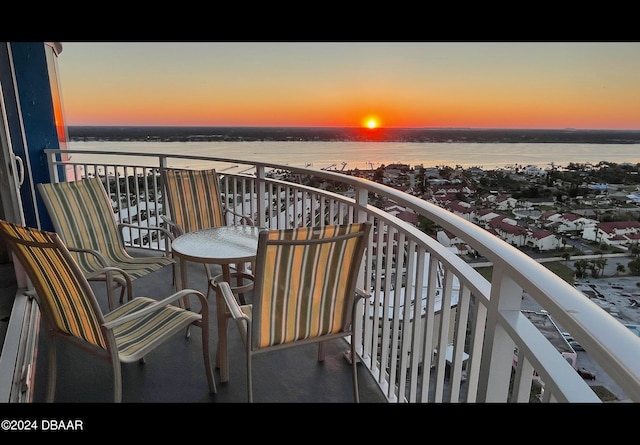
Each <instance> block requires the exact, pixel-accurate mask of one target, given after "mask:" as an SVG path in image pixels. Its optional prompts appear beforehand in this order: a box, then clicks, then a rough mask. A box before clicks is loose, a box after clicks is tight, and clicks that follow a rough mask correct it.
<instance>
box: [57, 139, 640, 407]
mask: <svg viewBox="0 0 640 445" xmlns="http://www.w3.org/2000/svg"><path fill="white" fill-rule="evenodd" d="M45 154H46V156H47V160H48V166H49V171H50V177H51V178H52V181H60V180H64V177H65V174H64V172H65V171H66V173H67V174H68V172H69V171H70V170H72V171H73V172H74V174H76V175H77V173H78V171H79V169H84V170H85V172H86V170H91V169H93V171H94V172H97V171H100V170H99V169H100V168H102V171H104V172H105V174H106V173H107V170H109V171H111V172H112V173H113V174H114V176H116V177H117V176H119V175H120V172H121V171H122V174H123V175H124V176H125V177H128V176H132V175H131V174H130V173H131V172H139V171H140V169H143V170H142V171H144V173H143V174H141V173H134V175H139V176H140V175H152V174H154V175H155V173H154V171H155V172H157V171H159V169H161V168H165V167H168V166H172V167H173V166H177V165H178V166H184V167H191V168H200V166H205V165H211V166H214V167H215V168H217V169H218V171H219V172H220V173H221V174H222V175H224V177H225V178H226V179H227V181H226V182H225V183H226V184H227V186H228V187H229V188H228V189H227V190H228V191H229V195H233V197H234V198H233V199H234V205H241V206H247V207H248V210H250V211H252V213H254V214H255V216H257V221H259V223H260V224H263V225H267V224H268V225H270V226H272V227H273V226H274V224H278V225H279V226H282V225H296V224H323V223H324V222H325V221H336V220H349V221H357V220H364V219H368V220H371V221H373V222H374V223H375V224H376V226H377V229H378V230H377V232H376V233H377V234H372V235H371V240H370V244H369V248H368V253H367V258H366V261H365V264H364V269H365V271H363V275H362V281H363V284H365V285H366V286H367V287H368V288H369V289H371V290H372V295H374V298H373V301H372V302H370V303H367V304H366V305H365V307H364V308H363V321H362V326H361V327H360V330H359V331H358V332H359V335H357V338H356V339H355V340H354V339H352V341H358V342H359V347H360V352H361V354H362V359H363V362H364V364H365V365H366V366H367V367H368V369H369V370H370V371H371V373H372V374H373V375H374V376H375V377H376V380H377V381H378V383H379V386H380V388H381V390H382V391H383V392H384V393H385V395H386V396H387V398H388V400H389V401H398V402H402V401H436V402H437V401H443V400H444V398H445V397H447V396H448V397H450V400H451V401H470V402H475V401H487V402H503V401H525V402H526V401H529V397H530V392H531V391H532V388H533V386H534V382H537V381H538V380H537V378H539V379H540V381H542V382H543V387H544V391H541V394H540V396H539V398H540V399H541V400H543V401H560V402H565V401H568V402H595V401H599V399H598V398H597V396H595V393H593V391H592V390H591V389H590V388H589V386H588V385H587V384H586V383H585V382H584V381H583V380H582V378H581V377H580V376H579V375H578V373H577V372H575V369H574V368H573V367H572V366H571V365H570V364H569V363H568V362H567V360H566V359H565V357H563V356H562V355H561V354H560V353H558V350H557V349H556V348H555V347H554V346H553V345H552V344H551V343H550V341H549V340H548V339H547V338H546V337H545V336H544V335H543V334H542V333H541V332H540V331H539V330H537V329H536V328H535V326H534V325H533V324H532V323H531V322H530V321H529V319H528V318H527V317H525V316H524V315H523V313H522V311H521V305H522V303H521V300H522V295H523V293H526V294H528V295H529V296H530V297H531V298H533V299H534V300H535V301H536V302H537V303H538V304H539V305H540V306H541V307H542V308H543V309H544V310H545V311H547V313H548V315H549V316H550V317H552V318H553V319H554V320H555V321H556V322H557V323H558V324H560V325H561V326H562V327H563V329H565V330H568V331H570V332H571V334H572V336H573V337H574V338H576V339H577V340H578V341H579V342H580V344H582V345H583V346H584V348H585V349H586V351H587V352H588V353H589V354H590V356H591V357H592V358H593V359H594V360H595V361H596V362H597V363H598V364H599V365H600V366H601V367H602V369H603V370H605V372H606V373H607V374H608V375H609V376H610V377H611V379H613V380H614V381H615V383H616V384H617V385H618V386H619V387H620V388H621V389H622V391H623V392H624V393H625V395H626V397H628V399H629V400H632V401H640V338H638V337H637V336H635V335H634V334H633V333H632V332H631V331H630V330H629V329H627V328H626V327H624V326H623V325H622V324H621V323H620V322H619V321H617V320H616V319H615V318H614V317H612V316H611V315H610V314H608V313H607V312H606V311H604V310H603V309H602V308H600V307H599V306H597V305H596V304H595V303H593V302H592V301H590V300H589V299H588V298H586V297H585V295H584V294H582V293H581V292H580V291H578V290H577V289H576V288H574V287H573V286H571V285H570V284H569V283H566V282H565V281H564V280H562V279H561V278H559V277H558V276H556V275H555V274H553V273H552V272H551V271H549V270H548V269H546V268H545V267H543V266H542V265H540V264H539V263H538V262H536V261H535V260H533V259H532V258H530V257H529V256H527V255H525V254H524V253H522V252H520V251H519V250H517V249H516V248H514V247H513V246H511V245H509V244H508V243H506V242H504V241H503V240H501V239H499V238H498V237H496V236H494V235H492V234H490V233H489V232H487V231H486V230H484V229H483V228H481V227H479V226H477V225H475V224H473V223H471V222H469V221H466V220H464V219H463V218H460V217H458V216H457V215H455V214H453V213H451V212H449V211H447V210H445V209H442V208H440V207H438V206H436V205H434V204H432V203H430V202H427V201H424V200H423V199H420V198H418V197H415V196H412V195H409V194H407V193H404V192H402V191H399V190H396V189H394V188H392V187H389V186H386V185H383V184H379V183H377V182H375V181H371V180H368V179H363V178H359V177H355V176H349V175H346V174H344V173H341V172H337V171H336V172H334V171H329V170H323V169H315V168H308V167H296V166H289V165H283V164H276V163H267V162H254V161H251V160H246V159H245V160H242V159H233V158H223V157H214V156H194V155H183V154H174V153H150V152H144V153H141V152H124V151H123V152H120V151H118V152H105V151H102V150H77V149H69V150H54V149H47V150H45ZM114 156H115V158H114ZM83 159H84V161H83ZM108 159H116V162H108V161H107V160H108ZM125 160H127V162H125ZM251 170H253V174H247V173H246V172H247V171H251ZM273 172H285V173H287V175H288V178H297V179H300V178H301V177H305V178H313V179H314V180H315V181H316V183H318V182H322V183H324V184H327V183H329V184H339V185H340V188H341V190H349V191H351V192H352V195H353V197H351V195H350V196H346V195H345V194H343V193H336V192H330V191H327V190H323V189H322V188H319V187H315V186H313V185H304V184H301V183H300V182H301V181H300V182H294V181H293V180H292V179H274V178H273V177H270V176H269V173H273ZM247 182H249V185H247ZM127 187H129V185H127ZM237 196H242V197H243V199H242V202H241V203H240V204H237V203H236V202H235V198H236V197H237ZM245 196H248V197H249V198H248V199H246V200H245V198H244V197H245ZM260 196H261V197H262V199H258V197H260ZM374 196H381V197H384V198H386V199H388V200H390V201H393V202H394V203H396V204H397V205H399V206H403V207H406V208H408V209H411V210H413V211H414V212H415V213H417V214H418V215H421V216H423V217H426V218H428V219H430V220H432V221H433V222H435V223H436V224H437V225H439V226H440V227H442V228H443V229H445V230H446V231H449V232H451V233H453V234H454V235H456V236H458V237H459V238H461V239H463V240H464V241H465V242H466V243H467V244H469V245H470V246H471V247H472V248H474V249H475V250H476V251H477V252H479V253H480V254H481V255H483V256H484V257H486V258H487V260H488V261H489V262H491V263H492V264H493V275H492V279H491V282H488V281H487V280H486V279H485V278H483V277H482V276H481V275H480V274H479V273H478V271H477V270H475V269H474V268H473V267H472V266H471V265H470V264H469V263H467V262H465V261H464V260H463V259H462V258H460V257H459V256H457V255H455V254H454V253H452V252H450V251H449V250H448V249H446V248H445V247H444V246H442V245H441V244H440V243H438V242H437V241H436V240H434V239H433V238H432V237H430V236H429V235H427V234H426V233H424V232H422V231H421V230H419V229H418V228H417V227H415V226H413V225H412V224H409V223H407V222H405V221H402V220H401V219H399V218H397V217H395V216H393V215H391V214H389V213H387V212H385V211H383V210H381V209H378V208H377V207H375V206H373V204H372V198H373V197H374ZM245 201H247V202H245ZM305 206H306V207H305ZM282 209H284V210H282ZM278 210H281V211H280V212H278ZM283 213H284V214H285V216H282V214H283ZM267 215H268V216H267ZM400 253H402V255H400ZM420 271H424V273H422V272H420ZM365 272H366V273H365ZM396 293H397V294H398V297H396ZM418 301H422V303H423V304H424V305H426V306H425V307H422V308H421V309H422V314H423V315H422V316H421V317H417V316H414V315H416V314H417V313H418V312H417V310H418V309H420V307H419V305H418V304H417V302H418ZM436 303H438V304H437V305H436ZM381 309H382V312H380V310H381ZM387 310H389V311H390V316H389V317H388V318H389V319H387V317H380V316H372V314H380V313H387ZM407 320H408V322H407ZM409 328H410V329H409ZM360 343H361V344H360ZM432 345H433V346H434V347H433V348H432ZM449 347H453V349H452V351H453V352H452V354H451V361H450V362H449V358H445V354H442V355H439V354H437V351H443V350H445V349H448V348H449ZM428 369H429V370H431V372H426V370H428ZM447 372H449V379H448V381H449V384H450V387H449V388H448V389H446V390H445V389H444V388H445V384H446V383H447V378H446V373H447ZM465 374H466V378H463V376H464V375H465ZM535 376H537V377H535ZM505 382H508V383H505ZM463 389H464V391H465V392H466V395H461V393H462V391H463ZM429 391H431V392H432V394H429ZM447 391H449V393H448V395H447Z"/></svg>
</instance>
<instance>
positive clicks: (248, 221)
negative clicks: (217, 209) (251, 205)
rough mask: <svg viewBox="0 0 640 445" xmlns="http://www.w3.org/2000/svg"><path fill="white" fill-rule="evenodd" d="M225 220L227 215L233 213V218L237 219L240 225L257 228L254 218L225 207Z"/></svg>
mask: <svg viewBox="0 0 640 445" xmlns="http://www.w3.org/2000/svg"><path fill="white" fill-rule="evenodd" d="M223 212H224V214H225V219H226V215H227V213H231V214H232V215H233V216H235V217H237V218H238V219H239V220H240V224H242V225H247V226H255V225H256V224H255V223H254V222H253V218H251V217H250V216H247V215H243V214H242V213H238V212H234V211H233V210H231V209H229V208H227V207H225V208H224V211H223Z"/></svg>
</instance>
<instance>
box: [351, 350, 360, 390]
mask: <svg viewBox="0 0 640 445" xmlns="http://www.w3.org/2000/svg"><path fill="white" fill-rule="evenodd" d="M351 370H352V372H353V400H354V401H355V402H356V403H360V394H359V391H358V356H357V355H356V345H355V342H354V341H353V338H352V339H351Z"/></svg>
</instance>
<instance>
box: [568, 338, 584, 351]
mask: <svg viewBox="0 0 640 445" xmlns="http://www.w3.org/2000/svg"><path fill="white" fill-rule="evenodd" d="M569 346H571V347H572V348H573V350H574V351H584V348H583V347H582V345H580V343H578V342H577V341H575V340H573V339H572V340H570V341H569Z"/></svg>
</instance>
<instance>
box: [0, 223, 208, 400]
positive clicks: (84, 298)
mask: <svg viewBox="0 0 640 445" xmlns="http://www.w3.org/2000/svg"><path fill="white" fill-rule="evenodd" d="M0 239H3V240H4V241H6V242H7V245H8V246H9V247H10V249H11V250H12V251H13V253H14V254H15V256H16V258H17V259H18V261H19V262H20V263H21V265H22V267H23V268H24V270H25V271H26V273H27V275H28V277H29V279H30V281H31V283H32V286H33V289H32V290H31V291H29V292H31V293H32V294H33V296H34V298H35V299H36V301H37V303H38V307H39V308H40V312H41V314H42V317H43V320H44V326H45V330H46V334H47V339H48V348H47V349H48V351H49V363H48V367H49V370H48V373H49V376H48V387H47V398H46V400H47V402H53V401H54V399H55V389H56V374H57V370H56V348H55V346H56V339H61V340H63V341H67V342H69V343H71V344H72V345H74V346H78V347H80V348H81V349H83V350H86V351H90V352H92V353H94V354H95V355H96V356H98V357H100V358H102V359H104V360H106V361H107V362H109V363H111V365H112V369H113V399H114V401H115V402H121V401H122V370H121V366H122V365H121V364H122V363H131V362H135V361H142V359H143V358H144V357H145V356H146V355H147V354H149V353H150V352H151V351H153V350H154V349H156V348H157V347H159V346H161V345H163V344H164V342H165V341H166V340H168V339H169V338H172V337H173V336H174V335H175V334H177V333H178V332H181V331H182V332H184V331H183V330H184V329H188V328H189V327H191V326H192V325H196V326H199V327H200V328H201V329H202V348H203V355H204V365H205V371H206V374H207V382H208V385H209V391H210V392H211V393H214V394H215V393H216V385H215V380H214V377H213V369H212V365H211V361H210V354H209V310H208V303H207V299H206V297H205V296H204V294H202V293H201V292H199V291H196V290H193V289H184V290H182V291H180V292H176V293H174V294H172V295H170V296H169V297H166V298H164V299H161V300H157V299H153V298H148V297H136V298H133V299H132V300H128V301H126V302H125V303H124V304H122V305H120V306H119V307H118V308H117V309H115V310H114V311H111V312H108V313H106V314H103V312H102V310H101V309H100V306H99V304H98V301H97V300H96V297H95V294H94V292H93V290H92V288H91V286H90V285H89V281H88V280H87V279H86V278H85V276H84V273H83V271H82V270H81V269H80V267H79V266H78V263H76V261H75V260H74V259H73V257H72V255H71V253H70V252H69V250H68V249H67V248H66V246H65V244H64V243H63V241H62V240H61V238H60V237H59V236H58V234H57V233H54V232H46V231H41V230H38V229H32V228H28V227H24V226H20V225H16V224H12V223H9V222H7V221H3V220H0ZM109 269H110V270H111V272H114V273H120V274H122V276H123V277H127V275H126V274H125V273H124V272H123V271H121V270H119V269H117V268H114V267H109ZM125 279H126V278H125ZM126 282H127V284H128V285H129V286H130V285H131V281H130V280H128V279H126ZM194 297H195V298H197V300H198V301H199V303H200V306H199V307H200V309H201V312H199V313H198V312H193V311H191V310H188V309H183V308H181V307H178V306H176V305H175V303H176V302H179V301H180V300H182V301H184V300H185V299H188V298H191V299H193V298H194Z"/></svg>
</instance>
